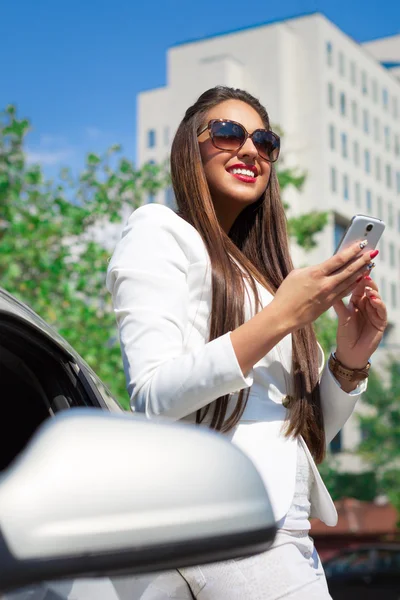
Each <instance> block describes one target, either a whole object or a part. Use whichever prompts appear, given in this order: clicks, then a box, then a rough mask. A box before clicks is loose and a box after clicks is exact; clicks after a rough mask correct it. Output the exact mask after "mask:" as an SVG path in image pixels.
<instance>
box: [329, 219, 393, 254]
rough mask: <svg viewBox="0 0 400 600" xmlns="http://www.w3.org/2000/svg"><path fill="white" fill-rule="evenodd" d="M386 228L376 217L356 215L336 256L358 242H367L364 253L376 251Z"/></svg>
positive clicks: (337, 249)
mask: <svg viewBox="0 0 400 600" xmlns="http://www.w3.org/2000/svg"><path fill="white" fill-rule="evenodd" d="M385 227H386V225H385V223H384V222H383V221H382V220H381V219H377V218H376V217H370V216H368V215H354V217H353V218H352V220H351V221H350V224H349V226H348V227H347V229H346V231H345V232H344V234H343V237H342V239H341V240H340V242H339V245H338V247H337V248H336V250H335V254H336V253H337V252H340V250H344V249H345V248H347V247H348V246H350V245H351V244H354V243H355V242H356V241H357V240H360V242H361V241H362V240H367V246H365V248H364V252H370V251H371V250H375V248H376V246H377V245H378V242H379V240H380V239H381V236H382V234H383V232H384V230H385Z"/></svg>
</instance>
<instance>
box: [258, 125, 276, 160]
mask: <svg viewBox="0 0 400 600" xmlns="http://www.w3.org/2000/svg"><path fill="white" fill-rule="evenodd" d="M253 143H254V145H255V147H256V148H257V150H258V153H259V155H260V156H262V158H265V159H266V160H269V161H271V162H275V161H276V160H277V159H278V156H279V149H280V141H279V138H278V137H276V136H275V135H274V134H273V133H272V132H271V131H263V130H260V131H255V132H254V135H253Z"/></svg>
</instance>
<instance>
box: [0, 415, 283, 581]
mask: <svg viewBox="0 0 400 600" xmlns="http://www.w3.org/2000/svg"><path fill="white" fill-rule="evenodd" d="M275 532H276V525H275V519H274V516H273V513H272V509H271V505H270V502H269V498H268V494H267V491H266V489H265V487H264V484H263V482H262V480H261V477H260V475H259V474H258V472H257V470H256V468H255V467H254V466H253V464H252V462H251V461H250V459H249V458H248V457H247V456H245V454H244V453H243V452H242V451H241V450H239V448H237V447H236V446H234V445H233V444H232V443H230V442H229V441H228V440H226V439H224V437H223V436H222V435H221V434H217V433H215V432H211V431H209V430H206V429H203V428H199V427H195V426H192V425H185V424H181V423H168V424H164V423H163V424H161V423H154V422H151V421H147V420H146V419H144V418H141V417H139V416H136V415H134V416H132V415H117V414H115V415H111V414H109V413H106V412H103V411H101V410H98V409H71V410H69V411H65V412H63V413H59V414H58V415H57V416H56V417H55V418H54V419H51V420H50V419H49V420H48V421H46V422H45V423H44V425H42V426H41V427H40V428H39V430H38V431H37V432H36V434H35V435H34V436H33V438H32V440H31V441H30V443H29V444H28V445H27V447H26V448H25V450H24V451H23V452H22V453H21V454H20V455H19V456H18V457H17V459H16V460H15V461H14V462H13V464H12V465H11V466H10V467H9V468H8V469H7V470H6V471H5V472H4V473H3V474H2V476H1V477H0V590H2V591H5V590H9V589H12V588H15V587H22V586H25V585H29V584H31V583H35V582H39V581H42V580H51V579H53V580H54V579H58V578H65V577H68V578H75V577H79V576H84V577H93V576H104V575H109V576H111V575H116V574H140V573H145V572H156V571H161V570H165V569H170V568H177V567H183V566H189V565H194V564H200V563H206V562H212V561H216V560H222V559H229V558H233V557H238V556H247V555H249V554H253V553H257V552H261V551H264V550H266V549H267V548H269V546H270V545H271V543H272V541H273V539H274V537H275Z"/></svg>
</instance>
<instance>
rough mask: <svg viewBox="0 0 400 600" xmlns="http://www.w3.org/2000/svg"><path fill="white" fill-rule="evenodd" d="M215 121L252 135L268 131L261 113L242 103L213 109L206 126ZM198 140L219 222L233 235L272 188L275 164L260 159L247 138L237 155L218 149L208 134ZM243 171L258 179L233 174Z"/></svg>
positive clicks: (234, 102) (228, 102)
mask: <svg viewBox="0 0 400 600" xmlns="http://www.w3.org/2000/svg"><path fill="white" fill-rule="evenodd" d="M211 119H229V120H231V121H236V122H237V123H240V124H241V125H243V126H244V127H245V129H246V130H247V131H248V132H249V133H253V131H254V130H255V129H264V128H265V125H264V123H263V121H262V120H261V117H260V115H259V114H258V113H257V111H255V110H254V108H252V107H251V106H250V105H249V104H247V103H246V102H242V101H241V100H227V101H225V102H221V104H218V105H217V106H215V107H214V108H212V109H211V110H210V111H209V112H208V114H207V116H206V119H205V123H204V125H205V124H206V123H208V122H209V121H210V120H211ZM198 140H199V145H200V153H201V159H202V162H203V168H204V173H205V176H206V179H207V182H208V186H209V188H210V193H211V197H212V200H213V203H214V206H215V211H216V214H217V217H218V220H219V221H220V224H221V226H222V227H223V229H224V230H225V231H229V229H230V227H231V226H232V224H233V223H234V221H235V219H236V217H237V216H238V215H239V214H240V213H241V212H242V210H243V209H244V208H246V206H248V205H249V204H252V203H253V202H256V201H257V200H258V199H259V198H260V196H262V194H263V192H264V190H265V189H266V187H267V185H268V181H269V177H270V173H271V164H270V163H269V162H267V161H266V160H264V159H262V158H261V157H260V156H259V154H258V152H257V149H256V147H255V146H254V144H253V142H252V140H251V139H250V138H247V140H246V142H245V144H244V145H243V146H242V147H241V148H240V150H233V151H232V150H219V149H218V148H215V146H213V144H212V142H211V139H210V136H209V133H208V131H205V132H204V133H202V134H201V135H200V136H199V138H198ZM239 168H250V169H251V170H252V171H253V172H254V174H255V177H253V178H249V177H246V178H240V176H238V174H236V175H235V174H234V173H233V172H232V171H233V170H234V169H235V170H236V169H239Z"/></svg>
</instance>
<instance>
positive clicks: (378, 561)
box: [374, 548, 400, 575]
mask: <svg viewBox="0 0 400 600" xmlns="http://www.w3.org/2000/svg"><path fill="white" fill-rule="evenodd" d="M374 569H376V570H377V571H379V572H394V573H399V575H400V550H391V549H390V548H388V549H384V548H380V549H378V550H376V551H375V553H374Z"/></svg>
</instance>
